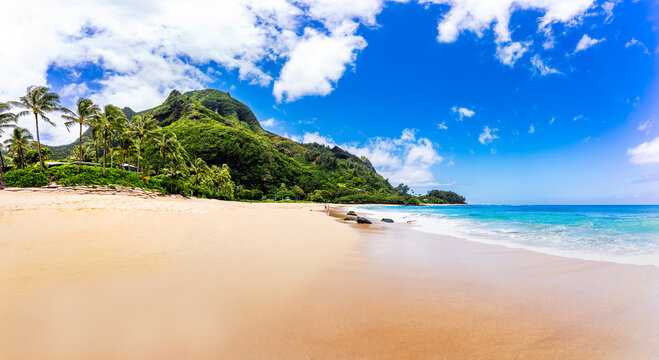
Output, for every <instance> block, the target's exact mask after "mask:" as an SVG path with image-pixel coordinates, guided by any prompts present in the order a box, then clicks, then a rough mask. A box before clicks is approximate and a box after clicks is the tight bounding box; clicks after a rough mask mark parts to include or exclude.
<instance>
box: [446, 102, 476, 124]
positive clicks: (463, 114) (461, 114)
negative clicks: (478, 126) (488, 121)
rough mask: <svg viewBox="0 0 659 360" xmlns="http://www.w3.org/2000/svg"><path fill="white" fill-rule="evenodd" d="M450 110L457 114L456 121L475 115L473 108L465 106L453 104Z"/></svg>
mask: <svg viewBox="0 0 659 360" xmlns="http://www.w3.org/2000/svg"><path fill="white" fill-rule="evenodd" d="M451 111H453V112H454V113H456V114H458V121H462V120H464V118H470V117H472V116H474V115H476V112H475V111H474V110H470V109H467V108H465V107H457V106H454V107H452V108H451Z"/></svg>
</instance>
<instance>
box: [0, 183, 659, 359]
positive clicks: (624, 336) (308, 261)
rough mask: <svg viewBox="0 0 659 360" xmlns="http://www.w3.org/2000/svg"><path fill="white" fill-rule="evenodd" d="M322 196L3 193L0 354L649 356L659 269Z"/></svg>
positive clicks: (658, 335) (655, 332) (657, 334)
mask: <svg viewBox="0 0 659 360" xmlns="http://www.w3.org/2000/svg"><path fill="white" fill-rule="evenodd" d="M319 209H322V206H321V205H313V204H304V205H302V204H246V203H230V202H220V201H212V200H181V199H167V198H163V199H139V198H129V197H122V196H96V195H59V194H29V193H16V194H7V193H2V192H0V358H1V359H128V358H130V359H181V358H186V359H217V358H226V359H283V358H285V359H341V358H343V359H356V358H359V359H418V358H420V359H456V358H457V359H460V358H463V359H584V358H588V359H652V358H653V356H654V355H655V354H657V353H659V346H658V344H657V339H659V325H657V324H658V323H659V321H657V320H658V319H659V306H657V304H658V301H657V299H658V298H659V276H658V275H659V272H658V271H657V269H656V268H654V267H642V266H625V265H616V264H609V263H599V262H588V261H580V260H571V259H565V258H560V257H554V256H548V255H542V254H536V253H532V252H529V251H525V250H513V249H508V248H505V247H498V246H492V245H483V244H477V243H471V242H468V241H464V240H460V239H452V238H447V237H441V238H440V237H437V236H431V235H426V234H422V233H420V232H416V231H412V230H411V229H410V227H409V226H406V225H401V224H393V225H382V224H375V225H372V226H361V225H356V224H355V225H348V224H344V223H342V222H340V221H338V220H336V219H332V218H328V217H327V216H326V215H325V214H324V213H323V212H322V211H310V210H319Z"/></svg>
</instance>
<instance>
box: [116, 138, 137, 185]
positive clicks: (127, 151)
mask: <svg viewBox="0 0 659 360" xmlns="http://www.w3.org/2000/svg"><path fill="white" fill-rule="evenodd" d="M136 150H137V147H136V146H135V141H134V140H133V139H132V138H131V137H130V136H128V135H127V134H121V135H120V136H119V146H118V150H117V151H118V152H119V155H120V156H121V176H122V177H123V176H124V167H125V165H126V159H128V158H130V157H131V156H132V155H133V154H134V153H135V152H136ZM129 165H130V164H129Z"/></svg>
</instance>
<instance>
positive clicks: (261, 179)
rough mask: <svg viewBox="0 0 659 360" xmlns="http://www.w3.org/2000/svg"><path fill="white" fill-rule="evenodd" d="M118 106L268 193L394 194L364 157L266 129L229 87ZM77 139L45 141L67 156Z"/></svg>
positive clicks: (325, 197) (324, 197) (322, 197)
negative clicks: (150, 104)
mask: <svg viewBox="0 0 659 360" xmlns="http://www.w3.org/2000/svg"><path fill="white" fill-rule="evenodd" d="M123 111H124V113H125V114H126V115H127V116H133V115H136V114H137V115H141V114H145V113H149V114H152V115H153V116H154V118H156V119H157V120H158V122H159V125H160V126H161V127H163V128H165V129H169V130H171V131H172V132H173V133H175V134H176V135H177V137H178V139H179V141H180V142H181V144H182V146H183V147H184V148H185V150H186V151H187V152H188V154H189V155H190V157H191V158H197V157H199V158H202V159H203V160H205V161H206V163H208V164H209V165H218V166H220V165H222V164H227V165H228V166H229V168H230V169H231V176H232V179H233V180H234V181H235V182H236V183H237V184H238V185H239V186H242V187H243V188H245V189H258V190H261V191H262V192H263V193H265V194H270V195H273V194H276V193H277V192H280V190H281V189H282V184H284V186H285V187H286V188H287V189H292V188H293V187H294V186H298V187H300V188H301V189H302V190H303V191H304V192H305V193H306V194H307V195H312V196H311V197H310V198H314V200H316V201H330V200H336V199H339V198H345V199H344V200H346V201H350V199H351V198H364V196H366V197H368V196H379V197H385V196H396V192H395V190H394V188H393V187H392V186H391V185H390V184H389V183H388V182H387V180H385V179H384V178H382V176H380V175H378V174H377V172H376V171H375V169H374V168H373V165H372V164H371V163H370V161H369V160H368V159H366V158H365V157H362V158H359V157H357V156H355V155H353V154H350V153H348V152H346V151H344V150H342V149H340V148H338V147H334V148H329V147H325V146H322V145H318V144H298V143H296V142H293V141H291V140H290V139H287V138H284V137H282V136H279V135H276V134H273V133H271V132H268V131H266V130H264V129H263V128H261V126H260V125H259V122H258V120H257V118H256V116H254V114H253V113H252V111H251V110H250V109H249V107H247V106H246V105H245V104H243V103H241V102H240V101H238V100H236V99H234V98H232V97H231V96H230V94H229V93H225V92H222V91H218V90H212V89H207V90H198V91H190V92H186V93H183V94H182V93H180V92H178V91H176V90H175V91H172V92H171V94H170V95H169V96H168V97H167V99H166V100H165V102H164V103H163V104H161V105H159V106H157V107H155V108H152V109H148V110H144V111H140V112H137V113H136V112H134V111H133V110H132V109H130V108H124V109H123ZM89 135H90V132H89V131H87V132H85V136H87V137H88V138H89ZM83 141H84V140H83ZM76 144H77V142H74V143H72V144H70V145H64V146H56V147H50V148H51V150H53V153H54V156H53V158H65V157H67V156H69V155H70V154H71V153H72V151H73V148H74V146H75V145H76ZM154 151H155V150H154V149H153V148H152V147H149V146H148V145H147V146H146V147H145V151H144V159H145V160H144V164H146V165H148V164H149V162H150V159H155V158H157V157H156V156H151V154H153V153H154ZM151 165H155V164H151ZM314 196H315V197H314ZM399 200H400V199H399Z"/></svg>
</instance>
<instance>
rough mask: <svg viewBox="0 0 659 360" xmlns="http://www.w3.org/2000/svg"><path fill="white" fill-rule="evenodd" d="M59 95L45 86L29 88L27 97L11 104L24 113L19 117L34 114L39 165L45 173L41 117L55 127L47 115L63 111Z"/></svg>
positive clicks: (22, 97) (20, 113) (19, 114)
mask: <svg viewBox="0 0 659 360" xmlns="http://www.w3.org/2000/svg"><path fill="white" fill-rule="evenodd" d="M59 102H60V98H59V95H57V94H55V93H54V92H51V91H50V89H48V88H47V87H45V86H34V85H33V86H30V87H28V88H27V93H26V94H25V96H21V98H20V99H19V101H11V102H10V103H9V104H10V105H12V106H15V107H18V108H21V109H25V110H24V111H21V112H19V113H18V114H16V116H17V117H22V116H27V115H30V114H34V121H35V124H36V127H37V147H38V148H39V165H40V167H41V171H43V158H42V157H41V139H40V137H39V117H41V120H43V121H45V122H46V123H48V124H50V125H52V126H55V123H54V122H53V121H52V120H50V119H49V118H48V116H46V114H48V113H50V112H54V111H61V110H62V108H61V107H60V105H59Z"/></svg>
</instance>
